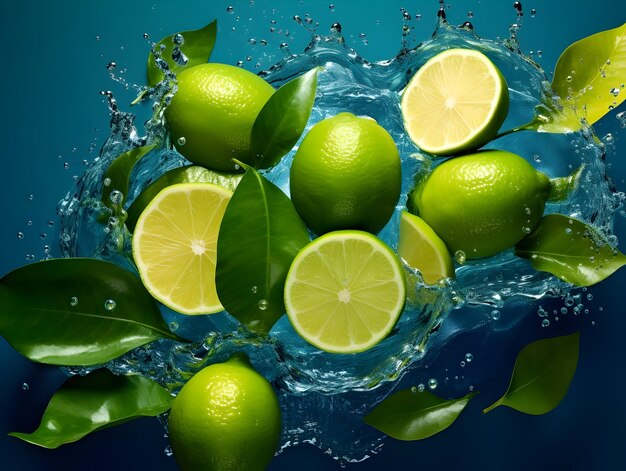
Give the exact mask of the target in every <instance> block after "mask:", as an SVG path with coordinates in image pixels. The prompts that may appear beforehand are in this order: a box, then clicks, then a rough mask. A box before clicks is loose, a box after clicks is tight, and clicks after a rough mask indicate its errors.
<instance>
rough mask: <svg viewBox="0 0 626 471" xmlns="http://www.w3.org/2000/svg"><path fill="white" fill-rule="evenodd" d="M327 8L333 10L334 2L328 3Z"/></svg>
mask: <svg viewBox="0 0 626 471" xmlns="http://www.w3.org/2000/svg"><path fill="white" fill-rule="evenodd" d="M328 9H329V10H330V11H335V4H334V3H331V4H330V5H328Z"/></svg>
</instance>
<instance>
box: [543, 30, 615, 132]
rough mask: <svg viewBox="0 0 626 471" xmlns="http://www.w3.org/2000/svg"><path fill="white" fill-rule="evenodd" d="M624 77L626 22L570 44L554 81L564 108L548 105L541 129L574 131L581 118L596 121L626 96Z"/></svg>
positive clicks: (561, 58)
mask: <svg viewBox="0 0 626 471" xmlns="http://www.w3.org/2000/svg"><path fill="white" fill-rule="evenodd" d="M624 77H626V23H625V24H623V25H622V26H620V27H618V28H615V29H611V30H608V31H602V32H600V33H596V34H594V35H592V36H588V37H586V38H584V39H581V40H580V41H577V42H575V43H574V44H572V45H570V46H569V47H568V48H567V49H565V51H564V52H563V54H561V57H559V60H558V62H557V64H556V69H555V70H554V78H553V80H552V88H553V89H554V91H555V93H556V94H557V95H558V96H559V97H560V99H561V102H560V104H559V106H560V107H562V109H559V110H556V109H555V108H554V106H552V105H551V104H547V105H546V106H547V107H548V112H547V113H546V114H545V118H546V121H545V122H543V123H541V124H540V125H539V127H538V130H539V131H543V132H556V133H561V132H574V131H578V130H579V129H581V127H582V125H581V119H584V120H585V121H586V122H587V123H588V124H593V123H595V122H596V121H598V120H599V119H600V118H602V116H604V115H605V114H607V113H608V112H609V111H610V110H612V109H613V108H616V107H617V106H619V105H620V104H621V103H622V102H623V101H624V100H625V99H626V93H625V91H624V90H623V89H622V88H621V85H622V84H623V83H624ZM614 90H617V93H615V92H614Z"/></svg>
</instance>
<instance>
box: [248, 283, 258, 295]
mask: <svg viewBox="0 0 626 471" xmlns="http://www.w3.org/2000/svg"><path fill="white" fill-rule="evenodd" d="M258 290H259V288H258V287H257V286H256V285H254V286H253V287H252V288H250V292H251V293H252V294H256V293H257V291H258Z"/></svg>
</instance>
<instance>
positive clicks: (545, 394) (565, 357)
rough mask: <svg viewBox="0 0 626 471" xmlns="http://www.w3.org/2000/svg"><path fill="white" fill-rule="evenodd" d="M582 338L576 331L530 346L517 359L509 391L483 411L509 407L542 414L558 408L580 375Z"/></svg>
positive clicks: (533, 413) (527, 412)
mask: <svg viewBox="0 0 626 471" xmlns="http://www.w3.org/2000/svg"><path fill="white" fill-rule="evenodd" d="M579 337H580V335H579V333H578V332H576V333H575V334H571V335H566V336H563V337H554V338H551V339H543V340H537V341H536V342H533V343H531V344H529V345H526V347H524V348H523V349H522V351H521V352H520V353H519V354H518V355H517V359H516V360H515V367H514V369H513V375H512V377H511V383H510V385H509V389H508V390H507V392H506V393H505V394H504V396H502V397H501V398H500V399H499V400H498V401H496V402H495V403H493V404H492V405H491V406H489V407H487V408H486V409H485V410H484V411H483V412H484V413H487V412H489V411H491V410H493V409H494V408H496V407H498V406H508V407H511V408H513V409H516V410H518V411H520V412H524V413H526V414H532V415H541V414H546V413H548V412H550V411H551V410H552V409H554V408H555V407H556V406H558V405H559V403H560V402H561V400H562V399H563V398H564V397H565V394H566V393H567V390H568V388H569V385H570V383H571V382H572V378H573V377H574V373H575V372H576V365H577V363H578V346H579Z"/></svg>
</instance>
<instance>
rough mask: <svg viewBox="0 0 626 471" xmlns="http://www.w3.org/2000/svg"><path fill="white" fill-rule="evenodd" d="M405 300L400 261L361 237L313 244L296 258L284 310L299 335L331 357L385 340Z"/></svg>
mask: <svg viewBox="0 0 626 471" xmlns="http://www.w3.org/2000/svg"><path fill="white" fill-rule="evenodd" d="M405 296H406V286H405V278H404V271H403V269H402V264H401V262H400V260H399V259H398V257H397V256H396V254H395V253H394V252H393V251H392V250H391V249H390V248H389V247H387V245H385V244H384V243H383V242H382V241H381V240H380V239H377V238H376V237H374V236H373V235H371V234H369V233H367V232H363V231H352V230H346V231H335V232H329V233H327V234H325V235H323V236H322V237H320V238H318V239H315V240H314V241H313V242H311V243H309V244H308V245H307V246H305V247H304V248H303V249H302V250H301V251H300V252H299V253H298V255H296V258H295V259H294V261H293V263H292V264H291V268H290V269H289V273H288V274H287V280H286V282H285V307H286V309H287V314H288V316H289V320H290V321H291V323H292V325H293V326H294V328H295V330H296V331H297V332H298V334H300V336H301V337H302V338H303V339H304V340H306V341H307V342H309V343H310V344H312V345H314V346H316V347H318V348H320V349H322V350H325V351H327V352H333V353H354V352H360V351H364V350H367V349H369V348H371V347H373V346H374V345H376V344H377V343H378V342H380V341H381V340H382V339H384V338H385V337H386V336H387V335H388V334H389V332H390V331H391V329H392V328H393V326H394V325H395V324H396V321H397V320H398V318H399V317H400V313H401V312H402V309H403V307H404V301H405Z"/></svg>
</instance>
